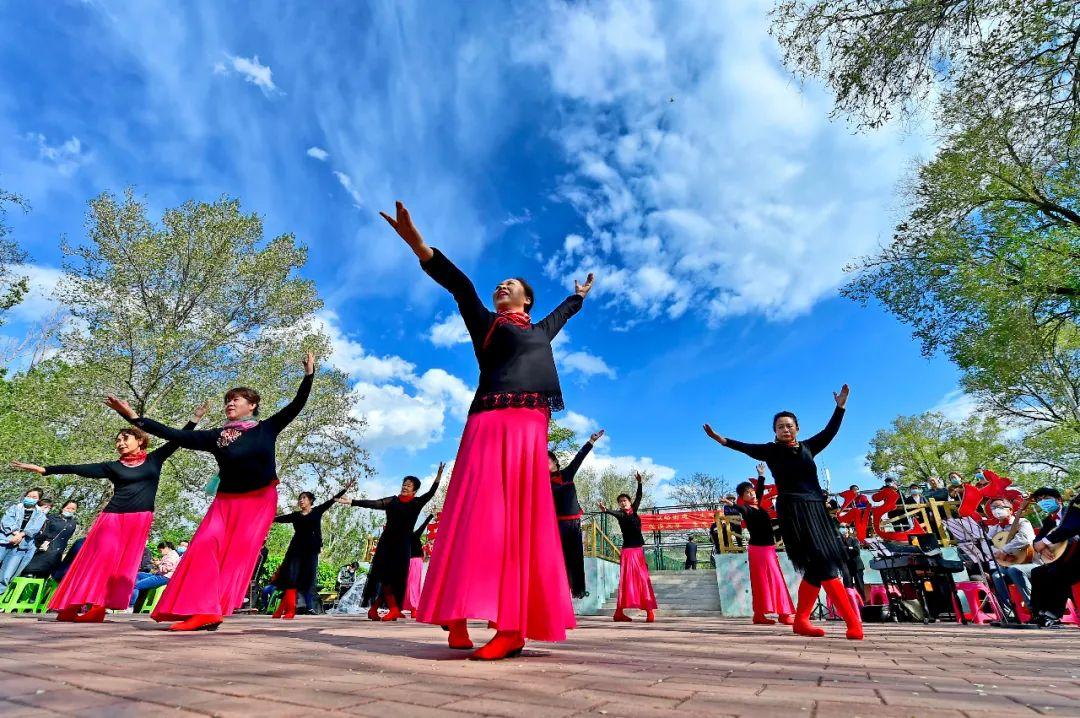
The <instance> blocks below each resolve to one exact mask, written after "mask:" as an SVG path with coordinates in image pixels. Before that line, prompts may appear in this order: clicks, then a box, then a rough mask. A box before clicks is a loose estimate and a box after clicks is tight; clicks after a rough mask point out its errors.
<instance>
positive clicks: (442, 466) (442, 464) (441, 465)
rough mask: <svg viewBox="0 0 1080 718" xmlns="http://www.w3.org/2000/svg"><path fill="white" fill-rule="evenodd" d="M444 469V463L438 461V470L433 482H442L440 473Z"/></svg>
mask: <svg viewBox="0 0 1080 718" xmlns="http://www.w3.org/2000/svg"><path fill="white" fill-rule="evenodd" d="M445 468H446V462H445V461H440V462H439V470H438V471H436V472H435V481H436V482H439V481H442V472H443V469H445Z"/></svg>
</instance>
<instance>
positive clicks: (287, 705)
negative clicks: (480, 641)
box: [0, 616, 1080, 718]
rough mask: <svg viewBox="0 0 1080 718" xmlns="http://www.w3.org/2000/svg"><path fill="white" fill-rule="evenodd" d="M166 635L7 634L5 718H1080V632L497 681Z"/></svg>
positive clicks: (275, 632)
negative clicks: (197, 717) (61, 717)
mask: <svg viewBox="0 0 1080 718" xmlns="http://www.w3.org/2000/svg"><path fill="white" fill-rule="evenodd" d="M160 629H161V627H160V626H158V625H156V624H154V623H152V622H151V621H149V620H148V619H146V618H144V617H133V616H114V617H110V620H109V621H108V622H106V623H105V624H104V625H96V626H77V625H72V624H58V623H55V622H52V621H49V620H39V619H38V618H36V617H25V616H24V617H12V616H0V695H2V697H3V698H2V700H3V702H2V703H0V706H2V707H0V715H3V716H5V717H6V718H17V717H21V716H34V717H36V718H40V717H42V716H50V715H81V716H97V715H101V716H124V715H137V716H159V715H181V714H184V715H189V716H190V715H202V716H241V715H244V716H248V715H250V716H259V718H274V717H275V716H294V715H303V716H331V715H335V716H341V715H360V716H378V717H379V718H390V717H391V716H457V717H459V718H460V716H463V715H490V716H511V717H513V718H533V717H534V716H536V717H540V718H545V717H548V716H550V717H552V718H560V717H562V716H586V715H587V716H610V717H615V716H632V717H634V718H667V717H668V716H755V717H758V716H802V715H805V716H811V717H816V718H826V717H828V716H840V717H842V718H858V717H859V716H865V717H870V718H904V717H906V716H917V717H918V718H936V717H938V716H955V717H960V716H969V717H971V718H974V717H975V716H978V717H980V718H994V717H995V716H1033V715H1052V716H1080V631H1078V630H1076V629H1067V630H1059V631H1008V630H1002V629H994V628H988V627H977V626H954V625H934V626H922V625H917V626H911V625H904V626H896V625H870V626H867V633H868V636H867V640H865V641H863V642H861V643H856V642H849V641H846V640H843V639H842V638H835V637H830V638H825V639H815V640H810V639H803V638H799V637H796V636H793V635H792V634H791V633H790V632H789V631H788V630H786V629H784V628H780V627H768V626H752V625H748V624H747V623H746V621H744V620H736V619H676V618H666V619H665V618H661V619H660V620H659V621H658V622H657V623H655V624H651V625H646V624H643V623H633V624H621V625H613V624H612V623H610V622H608V621H604V620H600V619H594V618H587V619H584V620H582V622H581V626H580V627H579V628H578V630H576V631H574V632H573V633H572V634H571V640H570V641H568V642H566V643H565V644H562V645H558V646H553V645H548V644H530V645H529V647H528V648H527V649H526V651H525V653H524V655H523V657H522V658H520V659H517V660H511V661H503V662H500V663H489V664H483V663H476V662H472V661H466V660H463V659H464V654H463V653H461V652H456V651H451V650H449V649H447V648H446V647H445V644H444V643H443V641H444V640H445V639H444V636H445V634H444V633H442V631H440V630H439V629H437V628H432V627H430V626H421V625H417V624H415V623H413V622H411V621H409V622H404V623H397V624H375V623H370V622H368V621H366V620H361V619H359V618H337V617H328V616H321V617H306V616H304V617H300V618H298V619H297V620H295V621H292V622H282V621H272V620H271V619H269V618H266V617H263V616H248V617H234V618H233V619H231V620H230V621H228V622H227V623H226V624H225V626H224V627H223V628H222V629H221V630H219V631H218V632H217V633H198V634H185V635H173V634H165V633H163V632H162V631H161V630H160ZM828 629H829V633H830V635H831V636H839V635H842V631H841V627H840V625H839V624H836V623H832V624H829V625H828ZM473 634H474V638H485V637H486V636H488V635H489V632H488V631H487V630H486V629H484V628H483V627H482V626H480V625H476V626H474V628H473Z"/></svg>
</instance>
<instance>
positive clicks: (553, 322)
mask: <svg viewBox="0 0 1080 718" xmlns="http://www.w3.org/2000/svg"><path fill="white" fill-rule="evenodd" d="M592 285H593V273H592V272H589V276H588V277H586V278H585V283H584V284H580V283H578V280H576V279H575V280H574V293H573V294H571V295H570V296H569V297H567V298H566V299H564V300H563V301H562V303H561V304H560V305H559V306H557V307H555V309H553V310H552V311H551V314H548V315H547V316H546V317H544V318H543V319H541V320H540V322H539V323H538V324H537V326H539V327H540V328H541V329H542V330H543V331H544V334H546V335H547V338H548V341H551V340H553V339H554V338H555V337H556V336H557V335H558V334H559V332H560V331H561V330H562V328H563V327H564V326H566V322H567V321H569V320H570V317H572V316H574V315H575V314H577V313H578V312H579V311H581V305H582V304H583V303H584V302H585V297H587V296H588V295H589V292H590V291H592Z"/></svg>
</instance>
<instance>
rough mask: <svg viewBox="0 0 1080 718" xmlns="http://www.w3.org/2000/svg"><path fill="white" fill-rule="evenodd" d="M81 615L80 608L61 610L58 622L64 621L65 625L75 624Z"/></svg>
mask: <svg viewBox="0 0 1080 718" xmlns="http://www.w3.org/2000/svg"><path fill="white" fill-rule="evenodd" d="M78 615H79V607H78V606H69V607H68V608H62V609H60V612H59V613H57V614H56V620H57V621H64V622H65V623H74V622H75V617H76V616H78Z"/></svg>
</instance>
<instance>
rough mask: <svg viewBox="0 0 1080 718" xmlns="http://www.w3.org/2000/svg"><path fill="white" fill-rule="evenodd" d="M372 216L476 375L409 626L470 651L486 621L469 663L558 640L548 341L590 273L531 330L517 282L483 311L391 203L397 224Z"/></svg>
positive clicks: (565, 608)
mask: <svg viewBox="0 0 1080 718" xmlns="http://www.w3.org/2000/svg"><path fill="white" fill-rule="evenodd" d="M380 214H381V215H382V217H383V219H385V220H386V221H387V223H389V224H390V226H391V227H393V229H394V231H395V232H397V234H398V236H399V237H401V239H402V240H404V242H405V243H406V244H407V245H408V246H409V248H410V249H411V250H412V252H413V254H415V255H416V257H417V259H419V260H420V268H421V269H422V270H423V271H424V272H425V273H426V274H427V275H428V276H430V277H431V278H432V279H433V280H435V281H436V282H437V283H438V284H439V285H441V286H442V287H443V288H444V289H446V290H447V291H449V292H450V294H451V295H452V296H453V297H454V301H455V302H456V304H457V307H458V311H459V312H460V314H461V317H462V319H463V320H464V322H465V328H466V329H467V330H468V332H469V337H470V339H471V340H472V346H473V353H474V355H475V356H476V362H477V365H478V367H479V370H480V376H479V381H478V386H477V389H476V394H475V396H474V398H473V401H472V404H471V405H470V407H469V418H468V421H467V422H466V423H465V430H464V432H463V434H462V437H461V443H460V445H459V448H458V454H457V460H456V461H455V462H454V474H453V477H452V480H451V481H450V488H449V490H448V491H447V494H446V502H445V504H444V505H443V510H442V515H441V516H440V518H439V538H438V540H437V541H436V542H435V547H434V549H433V551H432V554H431V560H430V561H429V562H428V571H427V577H426V578H425V579H424V592H423V596H422V598H421V599H420V609H419V610H418V611H417V612H416V618H417V620H419V621H421V622H423V623H432V624H436V625H443V626H447V627H448V628H449V632H448V636H447V643H448V644H449V646H450V647H451V648H468V647H471V646H472V640H471V639H470V638H469V630H468V626H467V623H466V621H467V619H469V618H479V619H486V620H487V621H488V623H489V625H492V626H494V627H495V631H496V633H495V636H494V637H493V638H492V639H491V641H489V642H488V643H487V644H486V645H485V646H483V647H482V648H479V649H477V650H476V651H474V652H473V653H472V654H471V655H470V656H469V657H470V658H471V659H473V660H479V661H490V660H500V659H503V658H509V657H514V656H517V655H520V653H521V650H522V649H523V648H524V646H525V641H526V640H530V639H531V640H535V641H563V640H566V631H567V630H568V629H571V628H574V626H575V625H576V622H575V619H574V606H573V602H572V599H571V597H570V591H569V590H568V589H567V586H568V585H569V581H568V579H567V577H566V566H565V565H564V561H563V557H562V541H561V540H560V538H559V526H558V521H557V519H556V514H555V502H554V498H553V497H552V492H551V481H550V470H549V465H548V461H547V445H548V424H549V421H550V419H551V415H552V413H553V412H556V411H562V410H563V409H564V408H565V405H564V402H563V396H562V387H561V385H560V383H559V373H558V371H557V370H556V368H555V356H554V354H553V353H552V349H551V343H552V342H553V341H554V340H555V338H556V337H557V336H558V334H559V332H560V331H561V330H562V328H563V327H564V326H565V325H566V323H567V322H568V321H569V320H570V319H571V318H572V317H573V316H574V315H575V314H577V313H578V312H579V311H580V310H581V307H582V306H583V304H584V301H585V297H586V296H587V295H588V293H589V292H590V291H591V290H592V284H593V275H592V274H589V275H588V278H587V279H586V280H585V283H584V284H580V283H578V282H576V281H575V282H574V292H573V293H572V294H571V295H570V296H568V297H567V298H566V299H564V300H563V301H562V302H561V303H560V304H559V305H558V306H557V307H556V308H555V309H554V310H553V311H552V312H551V313H550V314H548V315H547V316H546V317H544V318H543V319H541V320H540V321H538V322H535V323H534V322H533V320H532V313H533V312H534V311H535V310H536V304H535V299H536V298H535V296H534V293H533V289H532V287H531V286H530V285H529V283H528V282H526V281H525V280H524V279H522V278H521V277H510V278H507V279H504V280H503V281H501V282H499V284H498V285H496V287H495V291H494V292H493V294H492V300H493V303H494V305H495V311H491V310H490V309H488V307H486V306H485V305H484V302H483V300H481V298H480V295H479V294H477V292H476V287H474V286H473V283H472V282H471V281H470V280H469V278H468V277H467V276H465V274H464V273H463V272H462V271H461V270H460V269H458V268H457V267H456V266H454V264H453V263H452V262H451V261H450V260H449V259H447V258H446V256H445V255H443V254H442V252H440V251H439V250H437V249H434V248H432V247H430V246H429V245H428V244H427V242H425V241H424V238H423V237H422V236H421V234H420V231H419V230H418V229H417V228H416V226H415V225H414V224H413V221H412V217H411V216H410V215H409V211H408V210H407V209H406V208H405V206H404V205H403V204H402V203H401V202H398V203H397V205H396V216H395V217H391V216H390V215H388V214H386V213H385V212H383V213H380ZM414 319H415V318H414Z"/></svg>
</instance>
